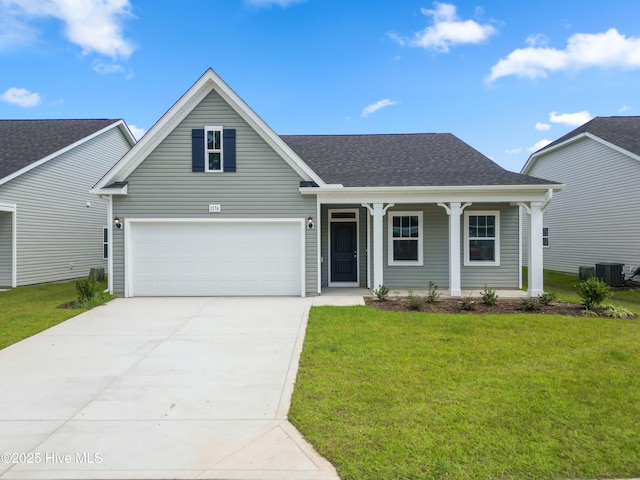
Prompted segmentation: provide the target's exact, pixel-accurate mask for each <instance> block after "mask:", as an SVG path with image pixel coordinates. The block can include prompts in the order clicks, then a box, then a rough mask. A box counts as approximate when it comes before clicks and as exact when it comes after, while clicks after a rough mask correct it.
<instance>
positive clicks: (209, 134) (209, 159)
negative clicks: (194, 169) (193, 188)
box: [204, 127, 223, 172]
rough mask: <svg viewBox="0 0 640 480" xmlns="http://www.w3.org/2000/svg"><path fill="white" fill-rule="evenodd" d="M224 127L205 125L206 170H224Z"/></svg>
mask: <svg viewBox="0 0 640 480" xmlns="http://www.w3.org/2000/svg"><path fill="white" fill-rule="evenodd" d="M222 162H223V159H222V127H204V171H205V172H222V170H223V163H222Z"/></svg>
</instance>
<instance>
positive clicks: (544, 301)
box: [538, 292, 557, 305]
mask: <svg viewBox="0 0 640 480" xmlns="http://www.w3.org/2000/svg"><path fill="white" fill-rule="evenodd" d="M556 298H557V297H556V294H555V293H553V292H544V293H543V294H542V295H540V296H539V297H538V302H540V305H549V304H550V303H551V302H554V301H555V300H556Z"/></svg>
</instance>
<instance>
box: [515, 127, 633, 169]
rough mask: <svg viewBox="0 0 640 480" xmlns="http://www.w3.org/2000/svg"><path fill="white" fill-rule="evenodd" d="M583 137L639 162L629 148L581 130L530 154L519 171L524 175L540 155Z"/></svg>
mask: <svg viewBox="0 0 640 480" xmlns="http://www.w3.org/2000/svg"><path fill="white" fill-rule="evenodd" d="M583 138H590V139H591V140H594V141H596V142H598V143H601V144H602V145H605V146H607V147H609V148H612V149H613V150H615V151H617V152H619V153H622V154H623V155H627V156H628V157H631V158H633V159H634V160H637V161H639V162H640V155H636V154H635V153H633V152H630V151H629V150H626V149H624V148H622V147H620V146H618V145H616V144H615V143H611V142H608V141H606V140H604V139H602V138H600V137H598V136H596V135H593V134H592V133H589V132H582V133H580V134H578V135H576V136H575V137H571V138H569V139H567V140H565V141H564V142H562V143H559V144H557V145H554V146H553V147H550V148H545V149H543V150H540V151H538V152H536V153H534V154H533V155H531V156H530V157H529V160H527V163H525V164H524V167H522V170H521V172H520V173H522V174H524V175H527V174H528V173H529V172H530V171H531V169H532V168H533V165H534V164H535V162H536V161H537V160H538V158H540V157H541V156H543V155H547V154H548V153H551V152H554V151H556V150H558V149H561V148H564V147H566V146H567V145H569V144H572V143H574V142H577V141H578V140H582V139H583Z"/></svg>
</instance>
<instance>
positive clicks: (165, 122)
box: [94, 68, 325, 189]
mask: <svg viewBox="0 0 640 480" xmlns="http://www.w3.org/2000/svg"><path fill="white" fill-rule="evenodd" d="M212 90H213V91H215V92H216V93H217V94H218V95H220V96H221V97H222V98H223V99H224V100H225V101H226V102H227V103H228V104H229V105H230V106H231V107H232V108H233V109H234V110H235V111H236V112H237V113H238V114H239V115H240V116H241V117H242V118H243V119H244V120H245V121H246V122H247V123H248V124H249V125H250V126H251V127H252V128H253V129H254V130H255V131H256V132H257V133H258V134H259V135H260V136H261V137H262V138H263V139H264V140H265V141H266V142H267V143H268V144H269V145H270V146H271V147H272V148H273V149H274V150H275V151H276V152H277V153H278V154H280V155H281V156H282V157H283V158H284V160H285V161H286V162H287V163H288V164H289V165H290V166H291V167H292V168H293V169H294V170H295V171H296V173H297V174H298V175H300V177H302V178H303V179H304V180H313V181H314V182H316V183H317V184H318V185H324V184H325V183H324V181H323V180H322V179H321V178H320V177H319V176H318V175H317V174H316V173H315V172H314V171H313V170H311V168H309V166H308V165H307V164H306V163H304V162H303V161H302V159H301V158H300V157H298V156H297V155H296V154H295V152H293V150H291V148H290V147H289V146H288V145H287V144H286V143H285V142H284V141H283V140H282V139H281V138H280V137H279V136H278V135H277V134H276V133H275V132H274V131H273V130H272V129H271V128H270V127H269V126H268V125H267V124H266V123H265V122H264V121H263V120H262V119H261V118H260V117H259V116H258V115H257V114H256V113H255V112H254V111H253V110H252V109H251V108H250V107H249V106H248V105H247V104H246V103H245V102H244V100H242V99H241V98H240V97H239V96H238V95H237V94H236V93H235V92H234V91H233V90H232V89H231V87H229V86H228V85H227V84H226V83H225V82H224V81H223V80H222V79H221V78H220V77H219V76H218V75H217V74H216V73H215V72H214V71H213V70H212V69H211V68H209V69H208V70H207V71H206V72H205V73H204V74H203V75H202V76H201V77H200V78H199V79H198V80H197V81H196V83H194V84H193V86H192V87H191V88H190V89H189V90H187V92H186V93H185V94H184V95H182V97H180V99H179V100H178V101H177V102H176V103H175V104H174V105H173V106H172V107H171V108H170V109H169V110H168V111H167V112H166V113H165V114H164V115H163V116H162V117H161V118H160V120H158V121H157V122H156V123H155V125H153V127H151V129H149V131H148V132H147V134H146V135H145V136H144V137H142V139H141V140H140V141H139V142H138V143H137V144H136V145H135V146H134V147H133V148H132V149H131V150H130V151H129V152H128V153H127V154H126V155H125V156H124V157H122V159H121V160H120V161H119V162H118V163H117V164H116V165H114V166H113V168H112V169H111V170H109V171H108V172H107V174H106V175H105V176H104V177H103V178H102V179H101V180H100V181H99V182H98V183H97V184H96V185H95V187H94V188H95V189H101V188H103V187H104V186H106V185H108V184H110V183H113V182H114V181H123V180H126V179H127V177H128V176H129V175H130V174H131V173H132V172H133V171H134V170H135V169H136V168H137V167H138V166H139V165H140V164H141V163H142V162H143V161H144V159H145V158H146V157H147V156H148V155H149V153H151V151H153V150H154V149H155V148H156V147H157V146H158V145H160V143H161V142H162V141H163V140H164V139H165V138H166V137H167V136H168V135H169V133H171V132H172V131H173V129H174V128H176V127H177V126H178V125H179V124H180V122H182V121H183V120H184V119H185V118H186V117H187V115H188V114H189V113H191V111H192V110H193V109H194V108H195V106H196V105H198V104H199V103H200V102H201V101H202V100H204V98H205V97H206V96H207V95H208V94H209V93H210V92H211V91H212Z"/></svg>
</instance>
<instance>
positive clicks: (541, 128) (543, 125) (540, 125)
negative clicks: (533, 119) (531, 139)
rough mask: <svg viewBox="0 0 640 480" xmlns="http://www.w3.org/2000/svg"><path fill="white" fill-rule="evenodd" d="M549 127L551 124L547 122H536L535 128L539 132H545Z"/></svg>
mask: <svg viewBox="0 0 640 480" xmlns="http://www.w3.org/2000/svg"><path fill="white" fill-rule="evenodd" d="M550 128H551V125H549V124H548V123H542V122H538V123H536V130H539V131H541V132H546V131H547V130H549V129H550Z"/></svg>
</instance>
